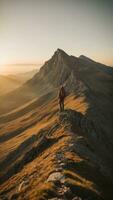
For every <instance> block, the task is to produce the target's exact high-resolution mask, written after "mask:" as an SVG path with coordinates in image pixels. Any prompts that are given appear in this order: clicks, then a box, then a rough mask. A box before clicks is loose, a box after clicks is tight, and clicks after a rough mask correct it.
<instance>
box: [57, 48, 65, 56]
mask: <svg viewBox="0 0 113 200" xmlns="http://www.w3.org/2000/svg"><path fill="white" fill-rule="evenodd" d="M54 54H55V55H66V56H68V54H67V53H66V52H65V51H63V50H62V49H59V48H58V49H57V50H56V51H55V53H54Z"/></svg>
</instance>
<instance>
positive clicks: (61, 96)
mask: <svg viewBox="0 0 113 200" xmlns="http://www.w3.org/2000/svg"><path fill="white" fill-rule="evenodd" d="M58 97H59V105H60V111H61V112H62V111H64V99H65V97H66V92H65V89H64V87H63V86H61V88H60V90H59V95H58Z"/></svg>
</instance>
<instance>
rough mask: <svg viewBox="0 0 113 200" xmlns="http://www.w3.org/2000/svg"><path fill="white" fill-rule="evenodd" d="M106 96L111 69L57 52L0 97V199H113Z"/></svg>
mask: <svg viewBox="0 0 113 200" xmlns="http://www.w3.org/2000/svg"><path fill="white" fill-rule="evenodd" d="M60 85H64V87H65V90H66V99H65V109H64V111H63V112H60V111H59V105H58V91H59V87H60ZM112 91H113V69H112V67H110V66H105V65H103V64H100V63H98V62H96V61H93V60H92V59H90V58H88V57H86V56H84V55H81V56H80V57H75V56H72V55H68V54H67V53H65V52H64V51H63V50H61V49H57V50H56V51H55V53H54V54H53V56H52V57H51V58H50V60H48V61H46V62H45V64H44V65H43V66H42V67H41V69H40V70H39V72H38V73H36V74H35V75H34V76H33V78H31V79H30V80H28V81H27V82H25V83H24V84H23V85H21V87H19V88H17V89H15V90H14V91H11V92H9V93H8V94H5V95H3V96H1V97H0V113H1V115H0V199H1V200H112V199H113V190H112V188H113V156H112V155H113V134H112V131H113V123H112V119H113V104H112V102H113V92H112Z"/></svg>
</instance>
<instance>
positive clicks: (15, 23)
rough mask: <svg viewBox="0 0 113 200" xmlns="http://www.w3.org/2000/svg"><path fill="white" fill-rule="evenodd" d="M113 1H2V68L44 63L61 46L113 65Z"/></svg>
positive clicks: (77, 53)
mask: <svg viewBox="0 0 113 200" xmlns="http://www.w3.org/2000/svg"><path fill="white" fill-rule="evenodd" d="M112 8H113V1H111V0H107V1H105V0H98V1H97V0H95V1H94V0H84V1H83V0H0V24H1V28H0V65H1V67H0V69H1V70H2V69H3V66H5V65H7V64H21V63H22V64H26V63H27V64H32V63H33V64H38V65H39V64H40V63H43V62H44V61H45V60H48V59H49V58H50V57H51V56H52V54H53V53H54V51H56V49H57V48H60V49H63V50H64V51H66V52H67V53H68V54H69V55H70V54H71V55H74V56H79V55H81V54H84V55H86V56H88V57H90V58H92V59H94V60H96V61H98V62H101V63H104V64H107V65H112V66H113V23H112V19H113V12H112Z"/></svg>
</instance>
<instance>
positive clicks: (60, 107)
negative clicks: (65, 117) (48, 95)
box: [59, 100, 62, 111]
mask: <svg viewBox="0 0 113 200" xmlns="http://www.w3.org/2000/svg"><path fill="white" fill-rule="evenodd" d="M59 110H60V111H62V103H61V100H59Z"/></svg>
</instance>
